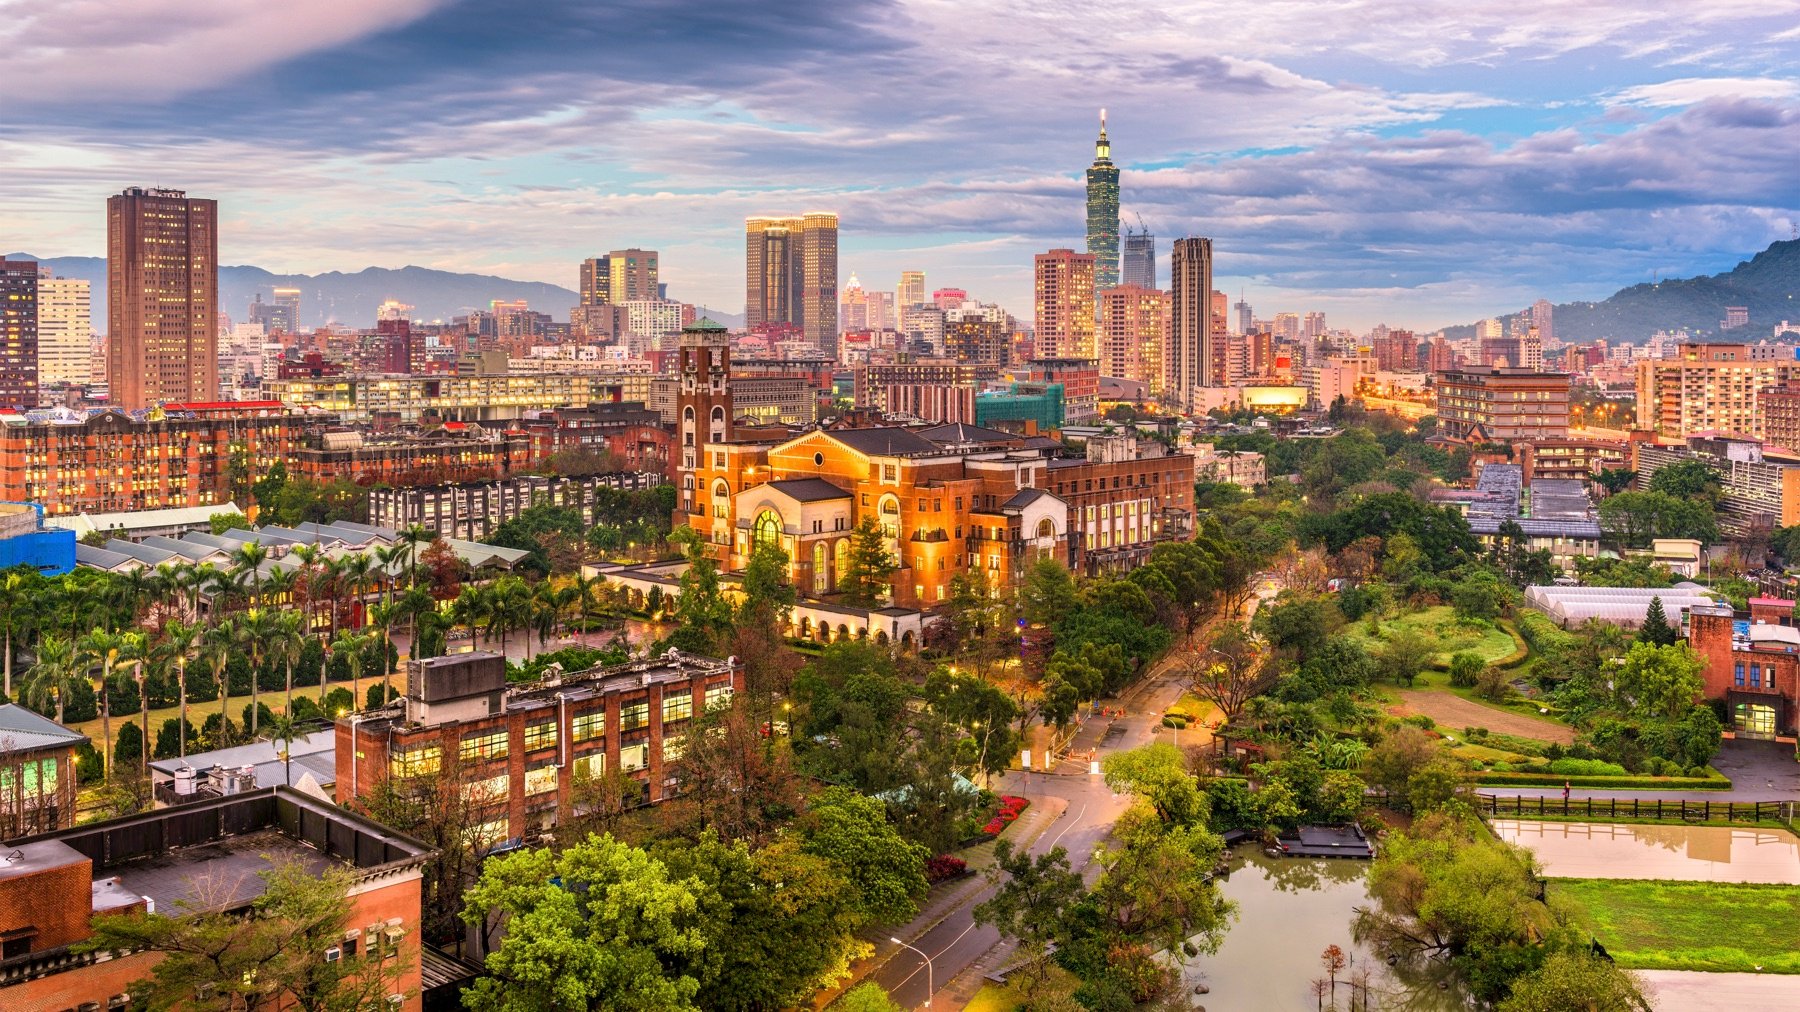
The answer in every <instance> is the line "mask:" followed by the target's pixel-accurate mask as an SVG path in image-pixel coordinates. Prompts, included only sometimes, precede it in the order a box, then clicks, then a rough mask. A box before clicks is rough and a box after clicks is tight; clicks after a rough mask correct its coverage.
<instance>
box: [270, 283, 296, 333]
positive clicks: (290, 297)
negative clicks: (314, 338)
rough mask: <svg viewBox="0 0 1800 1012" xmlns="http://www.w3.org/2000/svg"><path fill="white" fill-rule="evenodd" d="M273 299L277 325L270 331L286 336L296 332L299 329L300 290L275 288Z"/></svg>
mask: <svg viewBox="0 0 1800 1012" xmlns="http://www.w3.org/2000/svg"><path fill="white" fill-rule="evenodd" d="M274 298H275V317H274V319H275V321H276V324H277V325H276V326H275V327H273V328H271V329H275V330H280V331H282V332H283V333H286V334H292V333H295V332H297V331H298V330H299V329H300V289H298V288H277V289H275V295H274Z"/></svg>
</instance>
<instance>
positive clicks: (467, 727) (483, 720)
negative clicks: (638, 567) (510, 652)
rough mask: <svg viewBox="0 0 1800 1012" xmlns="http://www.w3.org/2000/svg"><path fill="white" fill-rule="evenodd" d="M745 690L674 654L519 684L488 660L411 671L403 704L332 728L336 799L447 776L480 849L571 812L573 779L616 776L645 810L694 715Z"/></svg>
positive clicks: (736, 668) (731, 665) (732, 673)
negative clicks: (473, 810)
mask: <svg viewBox="0 0 1800 1012" xmlns="http://www.w3.org/2000/svg"><path fill="white" fill-rule="evenodd" d="M743 687H744V669H743V667H742V666H741V665H739V664H737V663H736V662H735V661H732V660H716V659H713V658H710V657H699V656H695V655H692V654H684V653H681V652H679V651H675V650H671V651H669V652H668V653H666V654H664V655H662V656H660V657H653V658H649V659H646V660H641V661H632V662H630V663H627V664H619V665H614V666H612V667H601V668H591V669H589V670H587V671H580V672H570V673H566V674H563V675H561V676H559V677H555V678H547V679H545V680H543V681H540V682H535V683H529V684H522V685H508V684H507V682H506V663H505V660H504V659H503V658H501V657H500V655H498V654H494V653H487V652H475V653H467V654H457V655H454V656H450V657H435V658H431V659H428V660H423V661H413V662H411V663H410V664H409V665H408V670H407V684H406V695H405V696H404V697H402V698H401V699H399V700H397V701H395V702H393V703H390V704H388V705H387V707H385V708H384V709H381V710H374V711H367V712H364V713H359V714H356V715H354V716H351V717H347V718H344V719H341V720H339V721H338V722H337V741H338V744H337V793H338V796H339V797H340V798H343V799H345V800H346V803H349V802H350V799H358V798H365V797H368V796H369V795H370V794H371V793H372V792H373V791H375V790H376V789H377V787H378V786H379V785H380V784H381V782H382V781H383V780H384V779H386V778H389V777H396V778H407V777H415V776H428V775H437V774H451V773H452V771H453V775H454V776H455V778H456V780H457V781H458V782H460V783H461V784H462V785H463V786H462V790H463V792H464V797H465V798H466V799H467V800H469V801H470V802H471V803H473V804H475V805H477V806H479V807H480V809H481V814H482V815H484V816H485V818H484V819H483V820H482V822H481V824H480V825H481V830H480V836H481V840H480V841H479V845H480V846H484V847H488V848H495V847H500V846H503V845H505V844H507V843H508V842H511V841H523V840H525V839H528V838H530V837H534V836H536V835H537V834H538V833H540V832H542V831H544V830H547V829H549V828H550V827H552V826H554V825H555V824H556V823H557V821H558V820H559V819H560V818H562V817H564V816H566V815H568V814H570V813H571V812H572V811H573V810H574V807H573V806H574V805H575V804H576V802H577V798H576V796H575V793H574V787H575V782H576V778H577V777H578V776H583V777H598V776H599V775H600V774H602V773H605V772H606V771H608V770H623V771H625V772H626V773H629V774H631V776H632V778H633V779H635V780H636V781H637V782H638V783H639V784H640V785H641V789H642V791H643V795H642V796H643V798H644V800H646V801H648V802H651V803H655V802H657V801H661V800H663V799H664V798H665V797H668V796H670V794H671V793H672V792H673V791H674V789H675V784H674V779H673V771H672V769H671V767H670V765H669V763H670V761H672V760H673V759H675V758H676V757H677V756H679V755H680V748H681V743H682V741H683V739H684V738H685V736H686V735H687V733H688V729H689V727H690V726H691V724H692V718H693V717H694V715H695V714H698V713H704V712H705V711H706V710H707V709H708V708H709V707H712V706H716V705H720V704H722V703H724V702H726V701H729V700H730V699H731V697H732V695H733V694H734V693H736V692H739V691H741V690H742V689H743Z"/></svg>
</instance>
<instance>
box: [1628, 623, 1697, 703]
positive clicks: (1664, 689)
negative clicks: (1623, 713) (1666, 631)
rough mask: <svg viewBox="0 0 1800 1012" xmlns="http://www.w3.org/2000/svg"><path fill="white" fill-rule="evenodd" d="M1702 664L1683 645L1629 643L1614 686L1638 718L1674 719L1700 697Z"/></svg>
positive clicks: (1690, 649)
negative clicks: (1657, 717)
mask: <svg viewBox="0 0 1800 1012" xmlns="http://www.w3.org/2000/svg"><path fill="white" fill-rule="evenodd" d="M1705 670H1706V662H1705V661H1704V660H1702V659H1701V658H1700V656H1699V655H1698V654H1696V653H1694V650H1693V648H1692V647H1690V646H1688V645H1687V644H1686V643H1676V644H1673V645H1670V646H1658V645H1656V644H1653V643H1642V642H1639V643H1633V644H1632V645H1631V650H1630V651H1629V652H1627V653H1626V654H1625V663H1624V664H1622V665H1620V667H1619V670H1618V674H1617V675H1616V676H1615V678H1614V685H1615V687H1616V688H1617V690H1618V693H1619V695H1620V697H1621V698H1622V699H1624V700H1625V701H1626V702H1628V703H1629V704H1630V705H1631V707H1632V710H1633V711H1634V712H1636V713H1638V714H1639V715H1641V716H1661V717H1670V718H1677V717H1680V716H1681V715H1682V714H1683V713H1685V712H1686V711H1687V710H1688V709H1689V708H1690V707H1692V706H1693V705H1694V701H1695V700H1696V699H1699V698H1700V691H1701V688H1702V685H1703V683H1702V680H1701V673H1702V672H1704V671H1705Z"/></svg>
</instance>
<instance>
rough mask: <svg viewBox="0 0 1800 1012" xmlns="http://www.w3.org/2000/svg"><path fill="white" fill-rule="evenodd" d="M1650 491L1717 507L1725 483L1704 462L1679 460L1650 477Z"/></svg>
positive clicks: (1716, 472)
mask: <svg viewBox="0 0 1800 1012" xmlns="http://www.w3.org/2000/svg"><path fill="white" fill-rule="evenodd" d="M1649 490H1650V491H1652V492H1661V493H1662V494H1663V495H1666V496H1670V497H1673V498H1675V499H1686V500H1690V501H1698V502H1704V503H1706V504H1707V505H1708V506H1717V505H1718V503H1719V495H1720V493H1721V492H1722V491H1723V490H1724V482H1723V480H1722V479H1721V478H1720V477H1719V472H1718V471H1717V470H1715V469H1714V468H1713V467H1712V466H1711V465H1710V464H1707V463H1706V462H1705V461H1703V460H1679V461H1676V462H1675V463H1673V464H1670V465H1668V466H1667V467H1662V468H1658V469H1657V471H1656V473H1655V474H1653V475H1651V476H1650V486H1649Z"/></svg>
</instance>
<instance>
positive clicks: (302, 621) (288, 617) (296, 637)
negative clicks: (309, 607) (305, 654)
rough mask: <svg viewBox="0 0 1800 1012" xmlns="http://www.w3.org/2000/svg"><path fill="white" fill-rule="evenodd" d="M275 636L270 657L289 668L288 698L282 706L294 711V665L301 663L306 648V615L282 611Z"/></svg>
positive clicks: (286, 709)
mask: <svg viewBox="0 0 1800 1012" xmlns="http://www.w3.org/2000/svg"><path fill="white" fill-rule="evenodd" d="M273 636H274V638H273V639H272V640H271V641H270V643H269V657H270V658H271V659H274V660H278V661H279V662H280V663H281V664H282V665H283V666H284V667H286V668H287V699H286V702H284V703H283V704H282V708H283V710H284V711H285V712H288V713H292V712H293V709H294V665H295V664H297V663H299V661H300V654H301V652H302V651H304V650H305V649H306V616H304V615H302V614H300V613H299V612H297V611H284V612H282V613H281V614H280V615H278V616H277V617H276V622H275V628H274V630H273Z"/></svg>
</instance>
